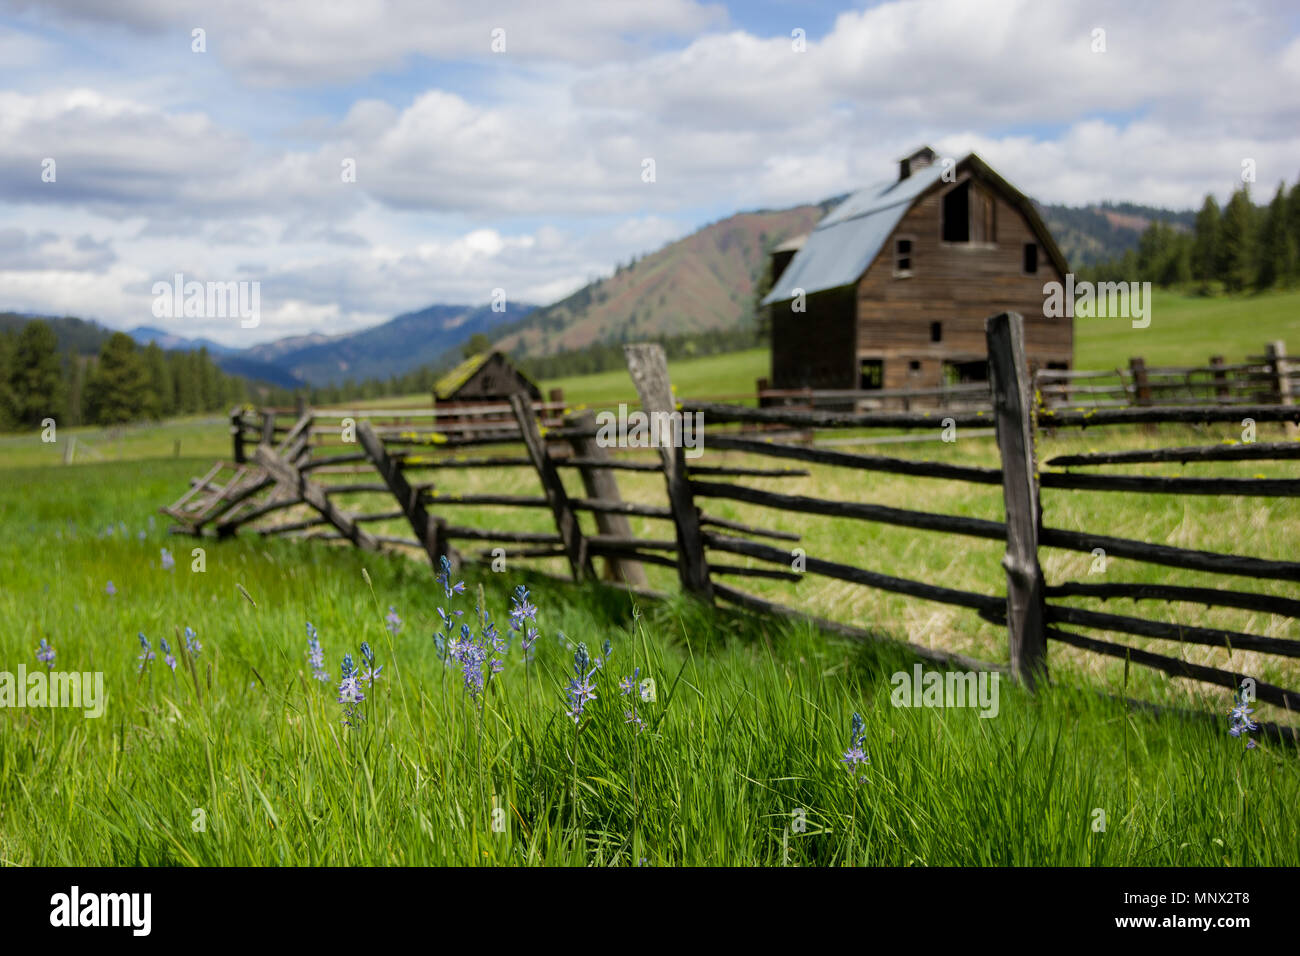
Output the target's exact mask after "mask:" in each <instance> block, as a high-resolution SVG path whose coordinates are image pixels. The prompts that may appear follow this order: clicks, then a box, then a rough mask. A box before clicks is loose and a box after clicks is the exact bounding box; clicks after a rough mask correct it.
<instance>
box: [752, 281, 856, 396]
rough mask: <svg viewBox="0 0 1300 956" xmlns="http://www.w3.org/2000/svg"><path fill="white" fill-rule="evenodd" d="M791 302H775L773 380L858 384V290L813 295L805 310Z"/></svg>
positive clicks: (794, 384)
mask: <svg viewBox="0 0 1300 956" xmlns="http://www.w3.org/2000/svg"><path fill="white" fill-rule="evenodd" d="M792 301H793V300H792ZM791 304H792V303H791V302H781V303H778V304H776V305H774V306H772V307H771V309H772V312H771V319H772V383H773V386H774V387H776V388H802V387H805V386H806V387H808V388H857V384H858V383H857V361H856V359H855V357H854V327H853V321H854V314H855V313H854V308H855V306H854V299H853V290H852V289H851V288H850V289H833V290H831V291H829V292H819V293H816V294H814V295H810V296H808V299H807V311H806V312H793V311H792V310H791Z"/></svg>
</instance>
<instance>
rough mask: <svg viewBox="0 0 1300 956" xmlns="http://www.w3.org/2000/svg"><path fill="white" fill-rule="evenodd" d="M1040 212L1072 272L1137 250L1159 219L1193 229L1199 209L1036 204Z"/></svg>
mask: <svg viewBox="0 0 1300 956" xmlns="http://www.w3.org/2000/svg"><path fill="white" fill-rule="evenodd" d="M1035 205H1037V206H1038V213H1039V215H1040V216H1042V217H1043V222H1044V223H1045V224H1046V225H1047V228H1048V230H1049V231H1050V232H1051V233H1052V238H1054V239H1055V240H1056V244H1057V245H1058V246H1060V247H1061V252H1062V254H1063V255H1064V256H1065V258H1066V261H1067V262H1069V263H1070V267H1071V268H1072V269H1077V268H1079V267H1080V266H1093V265H1096V264H1097V263H1099V262H1105V261H1107V260H1109V259H1118V258H1119V257H1120V256H1122V255H1123V254H1124V253H1125V252H1127V251H1128V250H1129V249H1136V248H1137V244H1138V237H1139V236H1140V235H1142V231H1143V230H1144V229H1146V227H1147V226H1149V225H1151V223H1152V222H1154V221H1156V220H1162V221H1164V222H1167V223H1169V224H1170V225H1171V226H1173V227H1174V228H1175V229H1179V230H1190V229H1191V228H1192V226H1193V224H1194V223H1195V222H1196V212H1195V210H1190V209H1188V210H1171V209H1160V208H1157V207H1155V206H1139V205H1136V204H1134V203H1109V202H1105V203H1097V204H1094V205H1090V206H1056V205H1044V204H1041V203H1036V204H1035Z"/></svg>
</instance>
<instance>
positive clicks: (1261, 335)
mask: <svg viewBox="0 0 1300 956" xmlns="http://www.w3.org/2000/svg"><path fill="white" fill-rule="evenodd" d="M1074 334H1075V346H1074V347H1075V364H1076V365H1077V366H1078V367H1079V368H1115V367H1116V366H1121V365H1128V360H1129V358H1130V357H1131V356H1135V355H1137V356H1141V357H1142V358H1144V359H1146V362H1147V364H1148V365H1205V364H1207V363H1208V362H1209V359H1210V356H1211V355H1222V356H1224V358H1226V359H1227V360H1228V361H1229V362H1233V361H1240V360H1242V359H1244V358H1245V357H1246V356H1248V355H1260V354H1262V353H1263V350H1264V345H1265V344H1266V343H1268V342H1271V341H1273V340H1275V339H1281V340H1283V341H1284V342H1286V343H1287V352H1288V354H1291V355H1295V354H1296V353H1297V352H1300V291H1291V292H1265V293H1261V294H1259V295H1249V296H1232V297H1226V296H1224V297H1217V298H1204V297H1200V296H1189V295H1181V294H1179V293H1175V292H1167V291H1162V290H1159V289H1157V290H1155V293H1154V304H1153V307H1152V312H1151V325H1150V327H1149V328H1145V329H1135V328H1133V326H1132V323H1131V322H1129V321H1128V320H1124V319H1078V320H1076V321H1075V323H1074Z"/></svg>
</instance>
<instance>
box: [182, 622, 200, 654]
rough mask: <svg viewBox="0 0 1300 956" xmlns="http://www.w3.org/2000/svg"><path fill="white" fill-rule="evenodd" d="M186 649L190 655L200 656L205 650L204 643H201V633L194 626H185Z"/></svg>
mask: <svg viewBox="0 0 1300 956" xmlns="http://www.w3.org/2000/svg"><path fill="white" fill-rule="evenodd" d="M185 650H186V651H187V652H188V653H189V655H190V657H198V656H199V652H200V651H201V650H203V645H202V644H200V643H199V635H198V634H197V633H196V632H195V630H194V628H192V627H187V628H185Z"/></svg>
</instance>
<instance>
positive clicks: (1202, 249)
mask: <svg viewBox="0 0 1300 956" xmlns="http://www.w3.org/2000/svg"><path fill="white" fill-rule="evenodd" d="M1221 218H1222V217H1221V215H1220V213H1219V204H1218V203H1217V202H1215V201H1214V197H1213V196H1206V197H1205V202H1204V203H1202V204H1201V211H1200V212H1198V213H1197V214H1196V239H1195V241H1194V243H1193V245H1192V263H1191V265H1192V275H1193V277H1195V278H1196V279H1199V280H1200V281H1201V282H1209V281H1210V280H1211V279H1214V278H1215V277H1217V275H1218V272H1219V259H1220V253H1219V243H1220V237H1219V232H1220V228H1221V225H1220V220H1221Z"/></svg>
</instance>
